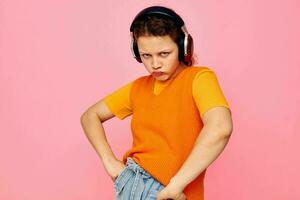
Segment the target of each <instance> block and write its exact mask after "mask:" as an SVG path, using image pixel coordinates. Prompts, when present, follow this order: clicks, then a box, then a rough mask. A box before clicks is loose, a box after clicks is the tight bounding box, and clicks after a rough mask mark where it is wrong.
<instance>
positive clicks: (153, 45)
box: [137, 35, 177, 53]
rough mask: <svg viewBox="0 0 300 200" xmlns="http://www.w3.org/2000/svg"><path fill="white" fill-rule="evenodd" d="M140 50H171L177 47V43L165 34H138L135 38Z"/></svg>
mask: <svg viewBox="0 0 300 200" xmlns="http://www.w3.org/2000/svg"><path fill="white" fill-rule="evenodd" d="M137 44H138V48H139V51H140V52H149V53H150V52H159V51H162V50H167V49H169V50H171V49H174V48H176V47H177V44H176V43H175V42H174V41H173V40H172V38H171V37H170V36H169V35H166V36H140V37H139V38H138V40H137Z"/></svg>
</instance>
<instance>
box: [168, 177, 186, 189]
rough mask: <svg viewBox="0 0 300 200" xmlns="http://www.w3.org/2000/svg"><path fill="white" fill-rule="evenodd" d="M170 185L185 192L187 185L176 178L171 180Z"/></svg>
mask: <svg viewBox="0 0 300 200" xmlns="http://www.w3.org/2000/svg"><path fill="white" fill-rule="evenodd" d="M169 184H170V185H171V186H172V187H175V188H177V189H178V190H180V191H183V190H184V188H185V185H184V184H183V183H182V181H180V180H178V179H177V178H176V177H173V178H171V180H170V182H169Z"/></svg>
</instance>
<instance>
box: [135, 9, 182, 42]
mask: <svg viewBox="0 0 300 200" xmlns="http://www.w3.org/2000/svg"><path fill="white" fill-rule="evenodd" d="M133 27H134V28H133V36H134V39H135V40H137V39H138V38H139V37H140V36H165V35H169V36H170V37H171V38H172V39H173V41H174V42H176V43H177V41H178V38H179V36H180V35H181V34H183V32H182V30H181V29H180V27H178V26H177V25H176V23H175V22H174V21H173V20H171V19H169V18H166V17H161V16H155V15H152V16H146V17H142V18H140V19H138V20H136V21H135V23H134V24H133Z"/></svg>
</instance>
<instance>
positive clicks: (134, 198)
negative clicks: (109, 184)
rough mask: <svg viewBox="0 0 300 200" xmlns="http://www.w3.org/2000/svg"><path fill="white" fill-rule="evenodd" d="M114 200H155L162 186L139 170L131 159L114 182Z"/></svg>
mask: <svg viewBox="0 0 300 200" xmlns="http://www.w3.org/2000/svg"><path fill="white" fill-rule="evenodd" d="M114 188H115V192H116V194H115V195H116V196H115V197H116V200H156V195H157V193H158V192H159V191H160V190H162V189H163V188H164V186H163V185H162V184H161V183H160V182H158V181H157V180H156V179H154V178H153V177H152V176H151V175H150V174H149V173H147V172H146V171H145V170H144V169H143V168H141V167H140V166H139V165H138V164H137V163H136V162H135V161H134V160H133V159H132V158H131V157H128V158H127V162H126V167H125V168H124V169H123V170H122V171H121V173H120V174H119V176H118V177H117V178H116V179H115V181H114Z"/></svg>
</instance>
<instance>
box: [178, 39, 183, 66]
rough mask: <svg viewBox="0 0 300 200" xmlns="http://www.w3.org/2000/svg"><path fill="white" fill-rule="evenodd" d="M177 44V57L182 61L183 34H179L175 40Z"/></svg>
mask: <svg viewBox="0 0 300 200" xmlns="http://www.w3.org/2000/svg"><path fill="white" fill-rule="evenodd" d="M177 45H178V59H179V61H182V62H183V61H184V34H182V35H180V36H179V38H178V41H177Z"/></svg>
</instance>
